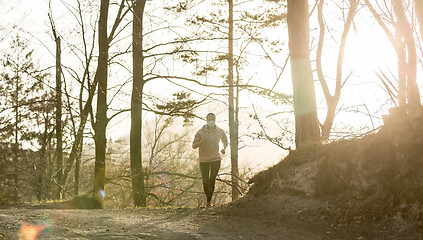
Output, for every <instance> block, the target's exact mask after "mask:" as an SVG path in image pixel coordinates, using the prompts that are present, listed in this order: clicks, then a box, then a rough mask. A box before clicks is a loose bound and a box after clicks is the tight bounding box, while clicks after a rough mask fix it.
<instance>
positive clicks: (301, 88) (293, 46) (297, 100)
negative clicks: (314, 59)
mask: <svg viewBox="0 0 423 240" xmlns="http://www.w3.org/2000/svg"><path fill="white" fill-rule="evenodd" d="M308 14H309V13H308V1H307V0H288V14H287V15H288V16H287V18H288V35H289V55H290V57H291V72H292V73H291V74H292V85H293V96H294V112H295V143H296V146H297V149H298V148H300V147H302V146H304V145H305V144H306V143H308V142H317V141H319V138H320V130H319V123H318V119H317V110H316V97H315V92H314V83H313V74H312V72H311V64H310V50H309V24H308Z"/></svg>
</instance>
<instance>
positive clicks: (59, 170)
mask: <svg viewBox="0 0 423 240" xmlns="http://www.w3.org/2000/svg"><path fill="white" fill-rule="evenodd" d="M55 35H56V34H55ZM55 40H56V179H57V183H59V184H60V183H61V182H62V177H63V148H62V66H61V46H60V37H58V36H56V39H55ZM62 187H64V186H62ZM62 195H63V190H62V188H60V187H59V188H58V190H57V194H56V198H57V199H62V197H63V196H62Z"/></svg>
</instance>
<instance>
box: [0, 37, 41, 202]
mask: <svg viewBox="0 0 423 240" xmlns="http://www.w3.org/2000/svg"><path fill="white" fill-rule="evenodd" d="M8 51H9V52H8V53H6V54H5V55H4V56H3V59H2V67H3V69H2V72H1V81H0V89H2V90H3V91H4V93H5V94H4V95H2V96H0V97H1V98H2V99H1V101H0V102H2V103H4V107H5V108H4V109H3V110H2V114H7V115H9V116H10V117H8V118H7V119H8V120H7V121H6V122H4V123H2V125H4V127H2V129H1V130H2V132H6V133H8V134H6V138H5V139H2V141H4V142H12V143H13V144H11V147H12V153H13V167H14V172H13V185H14V186H13V189H14V194H13V196H14V197H13V198H14V201H15V202H18V201H19V199H20V196H19V189H20V179H21V177H22V176H21V173H22V172H23V171H21V170H22V167H23V166H24V165H25V163H23V162H22V159H21V157H20V153H21V152H22V149H21V145H22V141H25V140H29V139H30V138H31V137H32V136H33V135H34V131H35V130H34V128H32V126H31V123H32V122H31V120H32V118H33V117H34V116H33V115H32V114H33V113H32V112H31V110H30V106H31V105H34V104H35V103H37V102H39V101H40V97H41V96H40V95H41V92H40V90H42V88H43V86H42V84H41V82H42V81H43V80H44V78H45V77H46V74H45V73H43V71H41V70H40V69H37V67H36V65H35V64H34V59H33V50H30V49H29V48H28V45H27V43H26V42H25V41H24V40H22V39H21V38H20V37H19V36H17V37H15V38H14V39H13V40H12V43H11V45H10V48H9V50H8ZM3 111H4V112H3ZM35 115H36V114H35ZM23 123H25V124H23ZM3 134H4V133H2V135H3Z"/></svg>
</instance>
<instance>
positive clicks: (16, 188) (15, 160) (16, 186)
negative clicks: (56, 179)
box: [13, 71, 19, 203]
mask: <svg viewBox="0 0 423 240" xmlns="http://www.w3.org/2000/svg"><path fill="white" fill-rule="evenodd" d="M16 76H17V77H16V89H15V100H14V103H15V129H14V130H15V143H14V144H13V164H14V168H15V169H14V174H13V180H14V196H13V198H14V201H15V203H17V202H18V201H19V73H18V71H16Z"/></svg>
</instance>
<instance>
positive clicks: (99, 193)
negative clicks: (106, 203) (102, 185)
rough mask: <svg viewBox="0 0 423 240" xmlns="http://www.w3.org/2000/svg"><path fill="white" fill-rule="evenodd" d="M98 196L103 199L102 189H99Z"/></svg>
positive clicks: (104, 194)
mask: <svg viewBox="0 0 423 240" xmlns="http://www.w3.org/2000/svg"><path fill="white" fill-rule="evenodd" d="M98 195H99V196H100V197H102V198H104V197H105V196H106V193H105V192H104V190H103V189H100V190H99V191H98Z"/></svg>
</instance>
